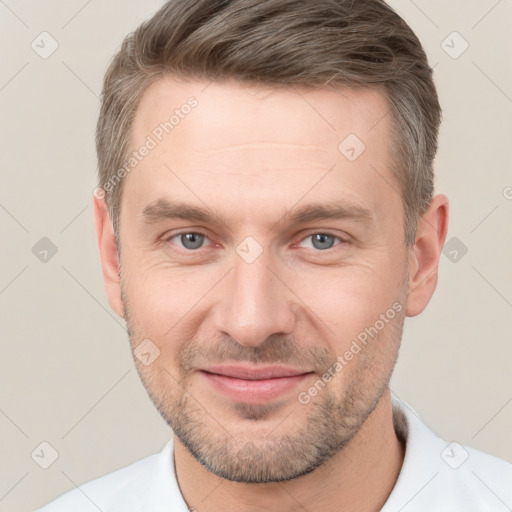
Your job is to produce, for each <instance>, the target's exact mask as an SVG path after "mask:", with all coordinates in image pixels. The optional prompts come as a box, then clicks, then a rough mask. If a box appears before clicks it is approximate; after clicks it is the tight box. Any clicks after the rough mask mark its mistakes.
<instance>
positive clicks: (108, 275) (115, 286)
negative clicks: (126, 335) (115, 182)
mask: <svg viewBox="0 0 512 512" xmlns="http://www.w3.org/2000/svg"><path fill="white" fill-rule="evenodd" d="M94 224H95V227H96V238H97V240H98V248H99V250H100V257H101V266H102V268H103V279H104V281H105V289H106V291H107V297H108V302H109V304H110V307H111V308H112V309H113V310H114V311H115V313H116V314H117V315H118V316H120V317H121V318H124V312H123V302H122V300H121V282H120V277H119V271H120V265H119V253H118V250H117V242H116V238H115V236H114V230H113V227H112V223H111V222H110V216H109V214H108V208H107V204H106V202H105V199H104V198H102V199H99V198H98V197H96V196H94Z"/></svg>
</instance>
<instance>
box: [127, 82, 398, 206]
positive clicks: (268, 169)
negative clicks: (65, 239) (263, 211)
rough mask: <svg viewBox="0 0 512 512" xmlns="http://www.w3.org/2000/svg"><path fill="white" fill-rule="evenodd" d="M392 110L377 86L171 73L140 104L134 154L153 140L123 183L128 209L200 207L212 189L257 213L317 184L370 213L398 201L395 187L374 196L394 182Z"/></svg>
mask: <svg viewBox="0 0 512 512" xmlns="http://www.w3.org/2000/svg"><path fill="white" fill-rule="evenodd" d="M388 112H389V106H388V102H387V99H386V96H385V94H384V93H383V91H382V90H380V89H370V88H364V89H363V88H357V89H354V88H347V87H339V88H334V87H324V88H317V89H311V88H310V89H306V88H299V87H291V86H290V87H279V88H275V87H262V86H249V85H247V84H241V83H238V82H234V81H230V82H211V83H208V82H193V81H185V80H183V79H179V78H176V77H172V76H167V77H165V78H162V79H160V80H158V81H157V82H155V83H153V84H152V85H151V86H150V87H148V89H147V90H146V91H145V93H144V95H143V97H142V100H141V102H140V104H139V108H138V110H137V113H136V116H135V119H134V123H133V127H132V136H131V147H132V151H136V150H137V149H138V148H140V147H142V146H143V145H145V144H147V141H148V139H151V141H152V145H153V148H152V149H151V151H149V152H146V153H148V154H147V156H145V157H144V158H143V159H141V161H140V163H138V164H137V169H136V170H135V171H132V172H130V174H129V175H128V176H127V177H126V180H127V182H128V183H127V184H125V187H126V186H127V185H128V186H127V189H128V190H125V192H124V193H123V198H122V202H123V204H124V203H125V202H127V201H129V202H130V203H131V206H132V207H134V208H137V209H138V210H139V211H141V210H142V209H143V208H144V206H145V205H147V204H148V203H149V202H150V201H155V200H157V199H159V197H160V196H162V195H164V194H165V193H173V194H175V195H180V196H181V197H180V199H184V198H185V199H187V200H188V199H192V200H193V202H195V203H196V204H197V198H198V197H199V195H200V193H203V192H204V193H205V191H208V193H209V194H211V195H210V196H209V201H210V202H212V201H214V200H215V198H216V199H217V201H218V202H219V203H221V204H222V203H223V202H224V204H226V205H227V207H229V204H228V203H227V200H228V194H227V192H229V191H236V192H237V194H238V201H239V203H238V205H235V206H236V207H237V208H238V209H239V210H240V212H242V211H245V213H246V214H247V215H250V213H249V206H248V205H250V204H253V205H254V206H256V207H257V206H258V201H261V200H262V198H263V196H264V197H265V199H266V204H267V206H268V205H269V204H270V203H271V202H272V199H274V200H275V201H274V203H276V202H277V203H285V206H286V207H287V208H289V207H290V206H291V204H292V203H293V202H295V201H297V199H298V197H297V195H298V194H299V193H301V192H304V191H306V190H307V189H308V188H312V185H313V184H314V183H315V182H316V183H318V184H317V185H315V186H314V190H312V192H311V193H310V195H313V196H314V195H315V194H316V195H320V194H324V195H333V194H334V191H335V190H336V187H337V189H338V192H340V193H343V194H345V195H346V196H347V197H349V196H350V197H351V198H352V199H353V201H352V203H357V204H359V205H361V206H363V207H365V208H369V209H372V210H376V209H378V207H379V205H382V203H383V201H385V200H390V199H391V200H393V201H394V202H400V197H397V196H396V188H395V190H393V193H391V191H390V190H384V191H378V190H376V188H379V187H381V186H382V184H384V186H386V185H385V183H386V182H387V183H388V185H387V188H388V189H389V188H390V187H389V183H392V182H393V180H394V176H393V175H392V173H391V171H390V169H389V165H388V164H389V160H390V158H389V133H390V129H389V121H390V116H389V115H388ZM332 169H334V170H335V172H329V171H330V170H332ZM327 174H328V176H327ZM180 176H181V178H184V179H181V178H180ZM323 176H327V177H325V178H323ZM378 176H381V178H378ZM382 178H384V181H383V180H382ZM186 189H188V191H187V190H186ZM130 194H131V195H130ZM213 194H215V198H214V197H213ZM194 195H195V196H196V197H194ZM125 196H127V197H128V198H126V197H125ZM333 197H334V196H333ZM338 197H339V194H338ZM244 199H246V200H247V201H246V202H245V203H244V202H242V201H243V200H244ZM327 199H328V198H327ZM121 209H123V208H121ZM253 213H254V212H253Z"/></svg>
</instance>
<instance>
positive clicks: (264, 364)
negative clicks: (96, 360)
mask: <svg viewBox="0 0 512 512" xmlns="http://www.w3.org/2000/svg"><path fill="white" fill-rule="evenodd" d="M191 97H193V98H194V99H193V100H189V98H191ZM187 101H188V104H189V106H190V105H193V106H191V108H188V107H184V105H186V104H187ZM387 112H388V106H387V103H386V99H385V97H384V96H383V95H382V93H381V92H379V91H378V90H362V89H358V90H354V89H346V88H345V89H338V90H335V89H330V88H325V89H317V90H314V91H306V90H302V89H291V88H289V89H288V88H287V89H284V88H283V89H272V90H271V89H263V88H256V87H249V86H242V85H240V84H236V83H227V82H226V83H215V82H214V83H211V84H210V85H208V84H207V83H194V82H188V83H187V82H181V81H176V80H174V79H172V78H170V77H169V78H165V79H162V80H160V81H158V82H156V83H155V84H153V85H152V86H151V87H150V88H148V89H147V91H146V92H145V94H144V97H143V99H142V102H141V104H140V107H139V109H138V111H137V115H136V118H135V121H134V128H133V134H132V135H133V136H132V147H133V150H137V149H138V148H140V147H141V146H143V145H144V144H147V145H149V146H153V147H151V149H150V150H149V151H148V152H147V155H146V156H145V157H144V158H142V159H141V160H140V162H138V164H137V166H136V167H135V168H134V169H133V170H131V172H130V173H129V174H128V175H127V176H126V177H125V178H124V183H123V187H124V188H123V195H122V202H121V221H120V222H121V228H120V241H121V247H122V250H121V290H122V304H123V314H124V317H125V318H126V320H127V325H128V329H129V335H130V342H131V345H132V349H133V350H134V353H135V354H145V355H144V356H143V357H141V358H140V360H139V358H138V357H135V358H134V360H135V363H136V365H137V368H138V371H139V373H140V376H141V379H142V381H143V383H144V385H145V387H146V389H147V391H148V393H149V395H150V397H151V399H152V400H153V402H154V403H155V405H156V407H157V408H158V410H159V411H160V413H161V414H162V416H163V417H164V418H165V420H166V421H167V422H168V423H169V425H170V426H171V427H172V429H173V431H174V433H175V435H176V436H177V438H178V439H179V442H181V443H182V444H183V445H184V446H185V447H186V448H187V449H188V451H189V452H190V453H191V454H192V455H193V456H194V457H195V458H196V459H197V460H198V461H199V462H200V463H201V464H203V465H204V466H206V467H207V468H208V469H209V470H210V471H211V472H213V473H215V474H217V475H218V476H221V477H223V478H227V479H230V480H235V481H241V482H270V481H274V482H275V481H280V480H287V479H291V478H295V477H297V476H300V475H303V474H306V473H308V472H310V471H312V470H313V469H315V468H316V467H318V466H319V465H320V464H322V463H323V462H325V461H326V460H327V459H329V458H330V457H332V456H333V455H334V454H336V453H337V452H339V451H340V450H341V449H342V448H343V447H344V446H346V445H347V443H348V442H349V441H350V440H351V439H352V437H353V436H354V435H355V434H356V433H357V431H358V430H359V428H360V426H361V425H362V424H363V422H364V421H365V419H366V418H367V417H368V415H369V414H370V413H371V412H372V411H373V409H374V408H375V407H376V405H377V403H378V402H379V400H380V399H381V397H382V395H383V392H384V391H385V390H386V388H387V385H388V382H389V378H390V375H391V372H392V369H393V366H394V363H395V360H396V356H397V352H398V348H399V344H400V338H401V333H402V326H403V321H404V317H405V306H406V304H405V301H406V295H407V294H406V292H407V251H406V247H405V241H404V232H403V213H402V205H401V197H400V195H399V194H398V193H397V191H398V190H399V189H398V184H397V182H396V180H395V178H394V175H393V173H392V169H391V161H390V153H389V147H388V141H389V138H390V126H389V120H390V116H388V115H386V114H387ZM173 113H175V118H174V119H173V120H171V123H172V127H171V128H170V126H171V125H168V126H166V125H161V123H163V122H165V121H168V120H169V117H170V116H171V115H172V114H173ZM162 126H164V127H166V128H167V132H168V133H166V131H165V129H164V128H162ZM158 128H160V129H158ZM148 136H149V137H150V139H151V140H152V141H153V142H154V145H153V143H151V142H149V144H148V141H149V139H148ZM347 137H348V138H347ZM159 139H161V140H159ZM143 152H144V151H143ZM141 343H142V345H141Z"/></svg>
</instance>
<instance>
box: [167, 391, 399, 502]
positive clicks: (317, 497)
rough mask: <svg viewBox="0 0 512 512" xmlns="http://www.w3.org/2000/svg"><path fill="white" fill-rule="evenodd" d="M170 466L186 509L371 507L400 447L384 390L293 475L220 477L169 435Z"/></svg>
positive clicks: (385, 490) (394, 470) (386, 485)
mask: <svg viewBox="0 0 512 512" xmlns="http://www.w3.org/2000/svg"><path fill="white" fill-rule="evenodd" d="M174 443H175V444H174V447H175V448H174V450H175V466H176V475H177V479H178V483H179V486H180V490H181V493H182V495H183V497H184V499H185V501H186V502H187V505H188V507H189V509H195V510H198V511H201V512H217V511H218V510H223V511H225V512H235V511H236V512H249V511H254V510H273V511H275V512H291V511H296V510H298V509H305V510H322V511H324V512H331V511H332V512H334V511H338V510H340V508H342V509H343V511H344V512H377V511H379V510H380V509H381V508H382V507H383V506H384V504H385V502H386V500H387V498H388V496H389V495H390V494H391V491H392V490H393V487H394V485H395V483H396V480H397V478H398V475H399V473H400V469H401V467H402V462H403V458H404V447H403V446H402V443H401V442H400V441H399V439H398V438H397V436H396V433H395V430H394V427H393V417H392V409H391V396H390V392H389V389H388V390H386V392H385V393H384V395H383V396H382V398H381V400H380V401H379V403H378V405H377V407H376V408H375V409H374V411H373V412H372V413H371V414H370V416H369V417H368V418H367V420H366V421H365V422H364V424H363V425H362V426H361V428H360V430H359V431H358V432H357V434H356V435H355V436H354V437H353V438H352V439H351V441H350V442H349V443H348V444H347V445H346V446H345V447H344V448H343V449H342V450H340V451H339V452H338V453H337V454H336V455H335V456H334V457H332V458H331V459H330V460H329V461H327V462H326V463H325V464H323V465H322V466H320V467H319V468H317V469H315V470H314V471H312V472H311V473H308V474H307V475H304V476H302V477H299V478H296V479H294V480H289V481H285V482H277V483H270V484H244V483H239V482H231V481H229V480H224V479H222V478H219V477H218V476H216V475H214V474H213V473H210V472H209V471H208V470H207V469H206V468H205V467H204V466H202V465H201V464H200V463H199V462H197V461H196V460H195V459H194V458H193V456H192V455H191V454H190V453H189V452H188V450H187V449H186V448H185V447H184V446H183V445H182V444H181V442H180V441H179V440H178V439H177V438H176V436H175V437H174Z"/></svg>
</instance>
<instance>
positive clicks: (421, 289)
mask: <svg viewBox="0 0 512 512" xmlns="http://www.w3.org/2000/svg"><path fill="white" fill-rule="evenodd" d="M448 210H449V202H448V198H447V197H446V196H445V195H443V194H438V195H437V196H435V197H434V198H433V199H432V202H431V203H430V207H429V209H428V210H427V212H426V213H425V214H424V215H423V217H422V218H421V219H420V221H419V223H418V228H417V230H416V241H415V243H414V245H413V246H412V247H410V248H409V254H408V263H409V289H408V299H407V308H406V314H407V316H416V315H419V314H420V313H421V312H422V311H423V310H424V309H425V308H426V307H427V304H428V303H429V301H430V299H431V297H432V295H433V294H434V291H435V289H436V286H437V279H438V266H439V258H440V256H441V251H442V250H443V245H444V241H445V239H446V235H447V232H448Z"/></svg>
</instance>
